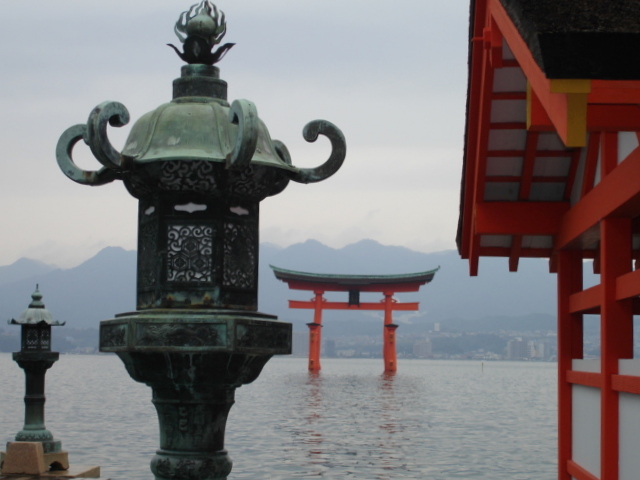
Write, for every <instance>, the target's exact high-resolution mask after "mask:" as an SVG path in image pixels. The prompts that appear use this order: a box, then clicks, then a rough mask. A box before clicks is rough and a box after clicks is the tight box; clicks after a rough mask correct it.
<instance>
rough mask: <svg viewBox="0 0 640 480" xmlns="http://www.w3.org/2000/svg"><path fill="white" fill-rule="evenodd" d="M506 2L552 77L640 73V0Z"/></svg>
mask: <svg viewBox="0 0 640 480" xmlns="http://www.w3.org/2000/svg"><path fill="white" fill-rule="evenodd" d="M500 3H501V4H502V5H503V7H504V8H505V10H506V11H507V13H508V14H509V17H510V18H511V21H512V22H513V24H514V25H515V27H516V28H517V29H518V32H519V33H520V35H521V36H522V38H523V39H524V41H525V42H526V43H527V46H528V47H529V50H530V51H531V53H532V55H533V58H534V59H535V61H536V62H537V64H538V66H539V67H540V69H541V70H542V71H544V72H545V74H546V76H547V78H556V79H561V78H584V79H603V80H604V79H607V80H637V79H640V62H637V61H635V60H634V55H635V53H636V52H638V51H639V50H640V21H639V19H640V0H615V1H613V0H500ZM473 4H475V0H472V5H473ZM472 11H473V6H472Z"/></svg>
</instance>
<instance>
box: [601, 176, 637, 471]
mask: <svg viewBox="0 0 640 480" xmlns="http://www.w3.org/2000/svg"><path fill="white" fill-rule="evenodd" d="M632 183H635V182H632ZM600 230H601V233H600V237H601V241H600V252H601V258H602V263H601V274H600V277H601V283H600V285H601V288H600V293H601V307H600V312H601V313H600V372H601V373H602V378H603V384H602V389H601V395H600V432H601V437H600V463H601V478H602V480H617V479H618V471H619V453H618V452H619V442H620V435H619V426H620V418H619V409H620V401H619V398H618V397H619V394H618V392H617V391H615V390H614V389H613V388H612V384H611V380H612V376H613V375H617V374H618V373H619V372H618V368H619V363H620V359H622V358H633V314H632V310H631V307H632V303H631V301H630V300H617V299H616V280H617V278H618V277H620V276H621V275H624V274H626V273H628V272H629V271H630V270H631V219H629V218H605V219H603V220H602V221H601V222H600Z"/></svg>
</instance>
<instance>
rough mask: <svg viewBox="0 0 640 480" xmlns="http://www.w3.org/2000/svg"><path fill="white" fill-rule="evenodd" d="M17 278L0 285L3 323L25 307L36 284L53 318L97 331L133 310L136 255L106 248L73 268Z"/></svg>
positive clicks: (73, 325)
mask: <svg viewBox="0 0 640 480" xmlns="http://www.w3.org/2000/svg"><path fill="white" fill-rule="evenodd" d="M19 262H20V261H19ZM16 263H18V262H16ZM14 265H15V264H14ZM0 268H5V267H0ZM19 277H21V278H19V280H17V281H15V282H11V283H10V282H6V283H5V284H4V285H2V286H0V322H2V323H4V322H5V321H6V320H9V319H11V318H16V317H17V316H18V315H20V313H22V311H23V310H25V309H26V308H27V307H28V305H29V302H30V301H31V294H32V293H33V291H34V290H35V286H36V283H37V284H39V285H40V293H42V295H43V299H42V301H43V302H44V304H45V305H46V307H47V308H48V309H49V310H50V311H51V313H52V314H53V316H54V318H55V319H57V320H60V321H66V322H67V326H69V327H71V328H97V327H98V325H99V322H100V320H107V319H109V318H113V315H114V314H116V313H120V312H125V311H130V310H134V309H135V278H136V252H133V251H126V250H123V249H122V248H119V247H108V248H105V249H103V250H101V251H100V252H99V253H98V254H97V255H96V256H95V257H93V258H91V259H89V260H87V261H86V262H84V263H82V264H81V265H79V266H77V267H75V268H70V269H66V270H61V269H55V270H50V271H44V272H43V273H37V274H34V275H32V276H29V277H26V278H25V276H24V275H23V276H19ZM7 328H17V327H7ZM54 334H55V333H54Z"/></svg>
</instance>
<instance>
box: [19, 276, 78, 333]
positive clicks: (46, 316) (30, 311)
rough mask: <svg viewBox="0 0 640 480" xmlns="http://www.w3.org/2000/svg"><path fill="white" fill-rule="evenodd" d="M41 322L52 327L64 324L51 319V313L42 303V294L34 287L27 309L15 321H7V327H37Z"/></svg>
mask: <svg viewBox="0 0 640 480" xmlns="http://www.w3.org/2000/svg"><path fill="white" fill-rule="evenodd" d="M43 322H44V323H45V324H47V325H50V326H53V327H57V326H62V325H64V324H65V323H66V322H62V323H60V322H59V321H58V320H54V319H53V315H52V314H51V312H50V311H49V310H47V309H46V308H45V306H44V303H42V294H41V293H40V290H38V285H36V291H35V292H33V293H32V294H31V303H30V304H29V308H27V309H26V310H25V311H24V312H22V314H21V315H20V316H19V317H18V319H17V320H16V319H14V318H12V319H11V320H9V325H38V324H41V323H43Z"/></svg>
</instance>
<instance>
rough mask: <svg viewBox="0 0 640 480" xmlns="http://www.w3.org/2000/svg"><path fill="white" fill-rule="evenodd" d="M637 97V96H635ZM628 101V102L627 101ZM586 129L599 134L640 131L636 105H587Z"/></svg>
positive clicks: (639, 115)
mask: <svg viewBox="0 0 640 480" xmlns="http://www.w3.org/2000/svg"><path fill="white" fill-rule="evenodd" d="M636 96H638V95H636ZM627 101H628V100H627ZM587 129H588V130H590V131H600V132H607V131H610V132H635V131H639V130H640V108H638V105H636V104H633V105H591V104H590V105H589V107H588V109H587Z"/></svg>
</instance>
